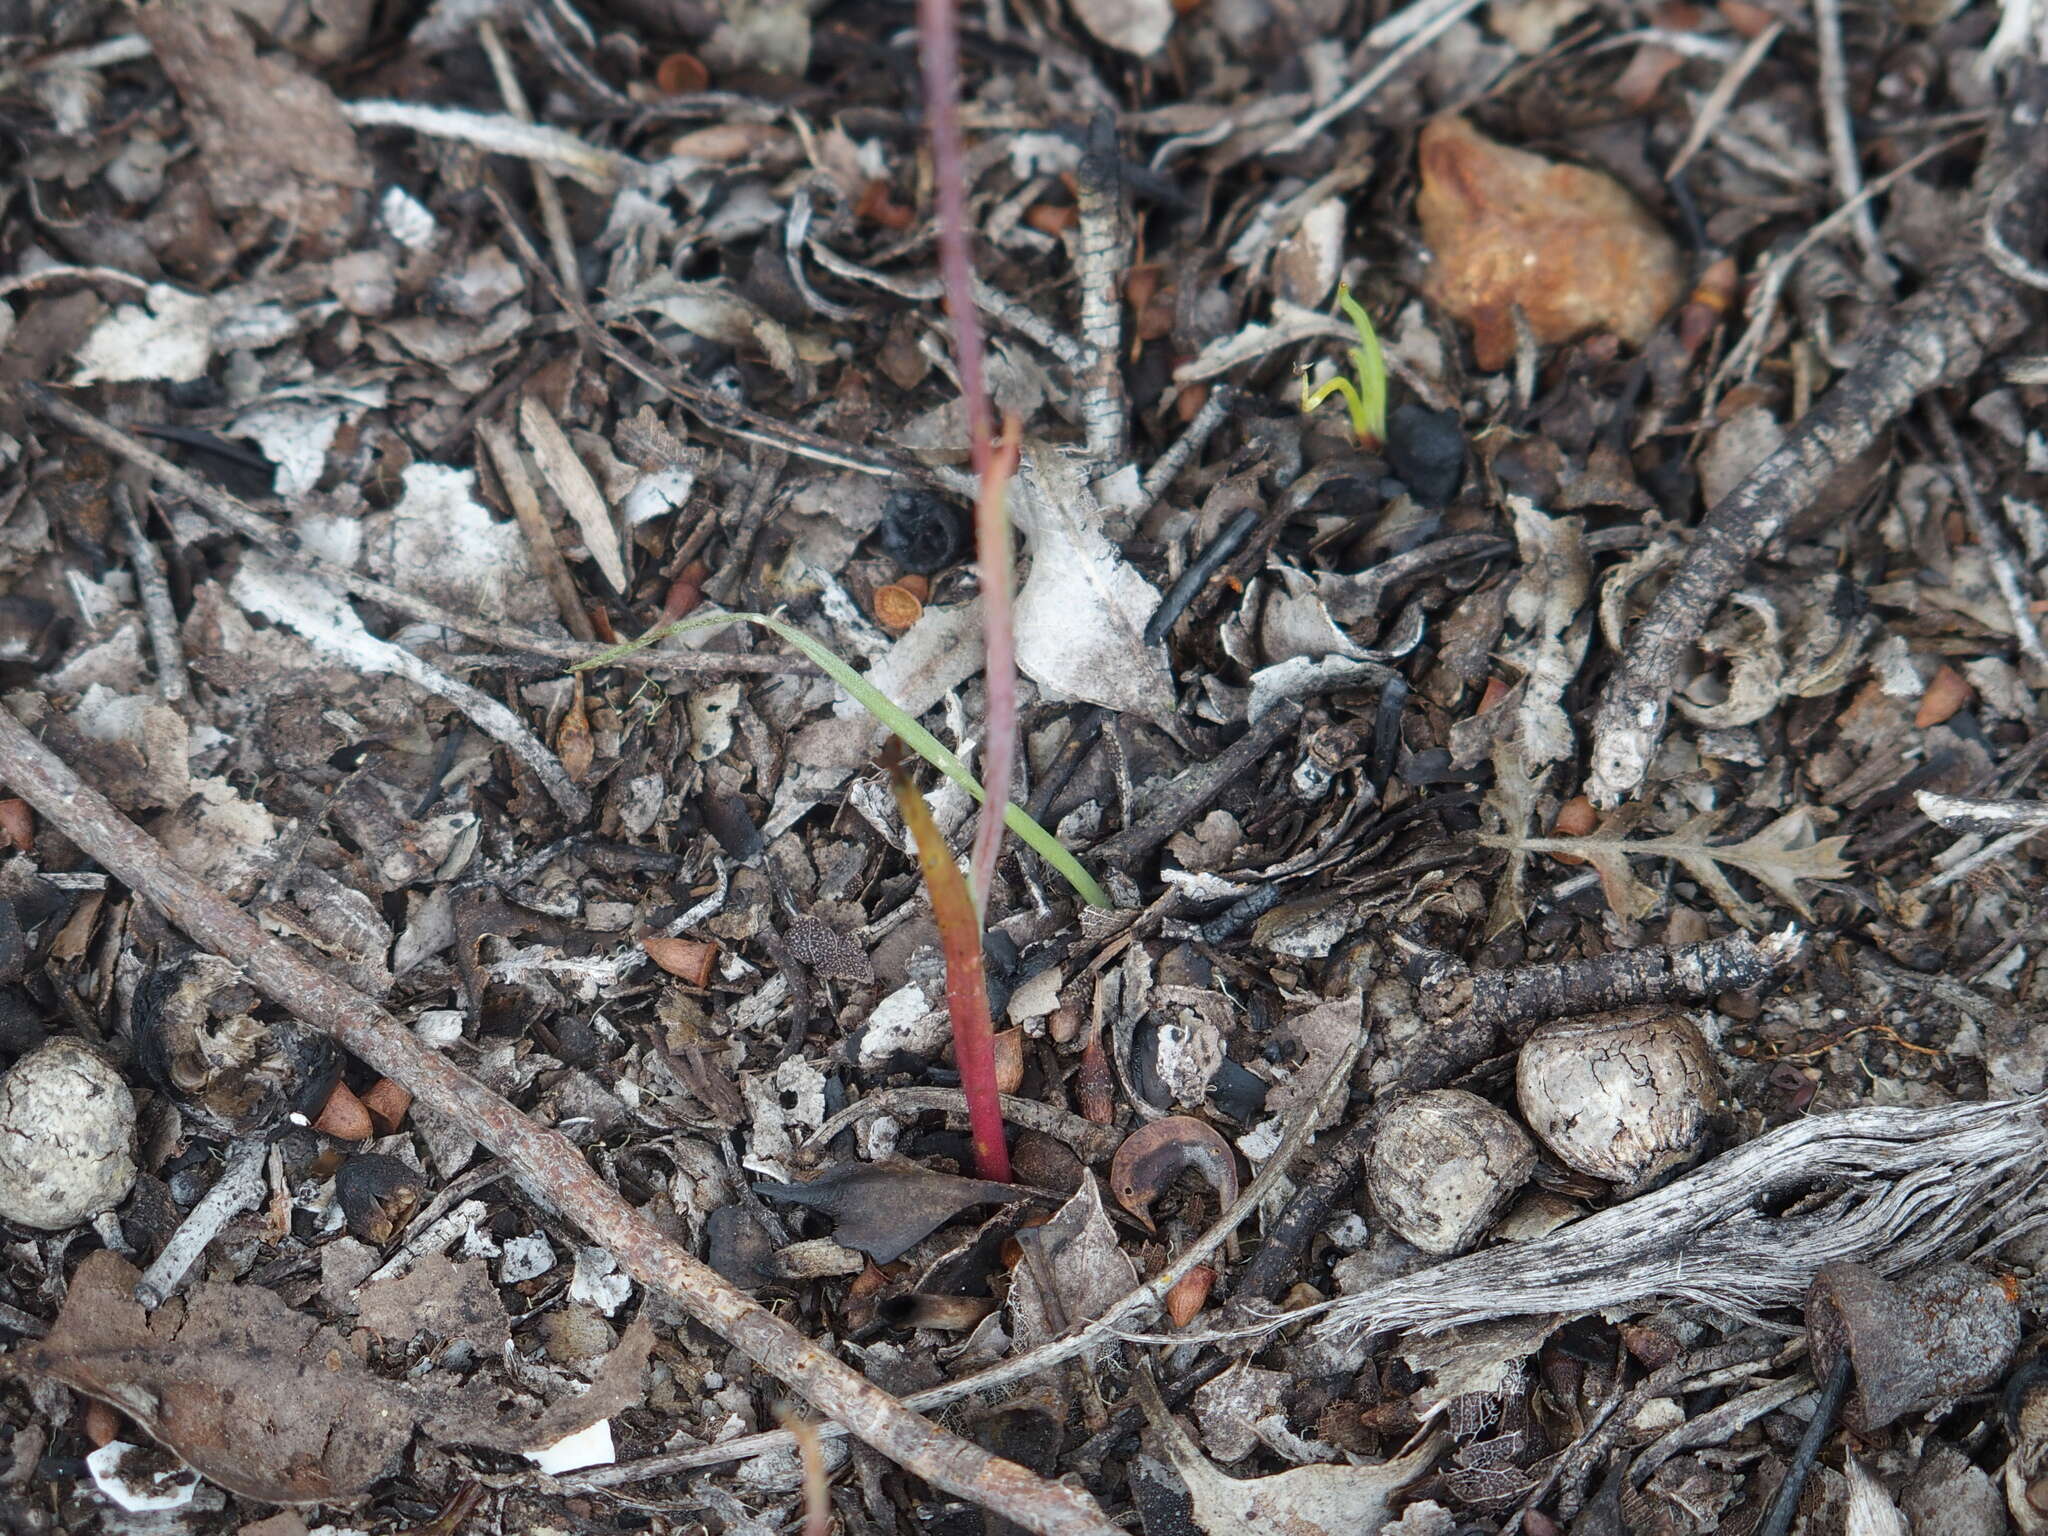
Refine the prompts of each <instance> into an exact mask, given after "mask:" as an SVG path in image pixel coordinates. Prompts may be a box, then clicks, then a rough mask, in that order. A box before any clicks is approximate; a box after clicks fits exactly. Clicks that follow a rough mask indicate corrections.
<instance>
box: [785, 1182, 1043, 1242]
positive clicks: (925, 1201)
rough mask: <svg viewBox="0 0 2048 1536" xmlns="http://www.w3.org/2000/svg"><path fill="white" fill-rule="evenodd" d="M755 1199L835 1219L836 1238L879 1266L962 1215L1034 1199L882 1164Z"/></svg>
mask: <svg viewBox="0 0 2048 1536" xmlns="http://www.w3.org/2000/svg"><path fill="white" fill-rule="evenodd" d="M754 1193H755V1194H757V1195H765V1196H766V1197H767V1198H768V1199H770V1200H785V1201H787V1202H789V1203H790V1204H791V1205H804V1206H809V1207H810V1208H811V1209H812V1210H814V1211H819V1212H822V1213H823V1214H824V1215H826V1216H829V1217H831V1218H832V1221H833V1224H834V1225H833V1229H832V1235H833V1236H834V1237H835V1238H837V1239H838V1240H839V1242H840V1243H842V1244H843V1245H845V1246H846V1247H848V1248H858V1249H859V1250H860V1251H861V1252H862V1253H865V1254H867V1255H868V1256H869V1257H870V1258H872V1259H874V1260H875V1262H876V1263H878V1264H887V1263H889V1262H891V1261H892V1260H895V1259H900V1258H902V1257H903V1255H904V1254H906V1253H908V1252H909V1251H910V1250H911V1249H912V1248H913V1247H915V1246H916V1245H917V1244H918V1243H919V1242H920V1241H922V1240H923V1239H924V1238H925V1237H926V1236H927V1235H928V1234H930V1233H932V1232H936V1231H937V1230H938V1229H939V1228H940V1227H942V1226H944V1225H945V1224H946V1223H947V1222H949V1221H951V1220H952V1219H953V1218H954V1217H955V1216H958V1215H959V1214H960V1213H961V1212H962V1211H968V1210H972V1209H973V1208H974V1207H975V1206H977V1205H1000V1204H1002V1203H1003V1202H1004V1201H1006V1200H1026V1199H1029V1198H1030V1197H1031V1191H1030V1190H1028V1189H1024V1188H1022V1187H1021V1186H1019V1185H1016V1184H998V1183H995V1182H993V1181H992V1180H988V1179H963V1178H961V1177H959V1176H958V1175H957V1174H951V1173H933V1172H931V1171H930V1170H928V1169H924V1168H898V1167H885V1166H882V1165H880V1164H876V1163H851V1164H847V1165H845V1166H843V1167H839V1168H834V1169H833V1170H832V1171H831V1172H830V1173H827V1174H824V1175H822V1176H821V1177H819V1178H815V1179H812V1180H811V1181H810V1182H809V1183H808V1184H756V1185H755V1186H754Z"/></svg>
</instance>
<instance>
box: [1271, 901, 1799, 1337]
mask: <svg viewBox="0 0 2048 1536" xmlns="http://www.w3.org/2000/svg"><path fill="white" fill-rule="evenodd" d="M1802 948H1803V944H1802V943H1801V941H1800V940H1799V939H1798V938H1797V936H1796V935H1794V934H1792V933H1789V932H1788V933H1786V934H1780V935H1774V936H1772V937H1770V938H1767V939H1765V940H1763V941H1762V942H1761V943H1759V942H1757V941H1756V940H1754V939H1751V938H1750V937H1749V935H1747V934H1740V933H1739V934H1734V935H1731V936H1730V937H1728V938H1725V939H1716V940H1714V941H1712V942H1711V943H1707V944H1695V945H1687V946H1685V947H1683V948H1680V949H1654V950H1620V951H1616V952H1615V953H1612V954H1607V955H1596V956H1594V957H1593V958H1591V959H1590V960H1567V961H1561V962H1558V963H1556V964H1553V965H1532V966H1524V967H1521V968H1519V969H1517V970H1513V971H1498V972H1491V973H1482V974H1479V975H1476V976H1475V975H1470V974H1465V973H1462V971H1461V970H1459V969H1453V968H1450V967H1445V968H1443V969H1441V970H1439V972H1438V973H1437V975H1436V976H1434V977H1433V978H1431V979H1430V980H1429V981H1428V982H1426V983H1425V996H1424V1008H1425V1011H1426V1012H1428V1013H1429V1014H1431V1015H1433V1016H1434V1017H1435V1018H1436V1020H1437V1022H1436V1023H1434V1024H1433V1025H1432V1026H1431V1028H1430V1029H1429V1031H1428V1034H1427V1036H1426V1041H1425V1044H1424V1046H1423V1048H1422V1050H1421V1051H1420V1052H1419V1053H1418V1054H1417V1055H1416V1056H1415V1058H1414V1059H1413V1060H1411V1061H1409V1062H1408V1063H1406V1064H1405V1066H1404V1068H1403V1070H1402V1072H1401V1075H1400V1082H1399V1084H1398V1086H1397V1089H1396V1090H1393V1091H1398V1092H1402V1093H1415V1092H1420V1091H1422V1090H1424V1089H1427V1088H1441V1087H1443V1086H1445V1085H1446V1084H1448V1083H1451V1082H1454V1081H1455V1080H1456V1079H1458V1078H1459V1077H1461V1076H1463V1075H1464V1074H1465V1073H1466V1072H1469V1071H1470V1070H1471V1069H1472V1068H1473V1067H1476V1066H1478V1065H1479V1064H1480V1063H1481V1062H1483V1061H1485V1060H1487V1059H1488V1058H1489V1057H1491V1056H1494V1055H1495V1054H1497V1053H1498V1052H1499V1051H1500V1050H1501V1049H1502V1048H1503V1047H1504V1046H1505V1044H1506V1043H1507V1041H1508V1039H1509V1037H1510V1036H1511V1035H1520V1034H1521V1033H1522V1032H1523V1031H1524V1029H1525V1028H1526V1027H1527V1026H1529V1025H1532V1024H1536V1023H1540V1022H1542V1021H1543V1020H1545V1019H1558V1018H1569V1017H1571V1016H1573V1015H1575V1014H1587V1013H1604V1012H1607V1011H1608V1010H1610V1009H1615V1008H1632V1007H1641V1006H1645V1005H1650V1004H1659V1003H1680V1002H1690V1003H1699V1002H1706V1001H1707V1000H1709V999H1711V998H1714V997H1718V996H1720V995H1721V994H1722V993H1723V992H1732V991H1741V990H1746V989H1749V988H1754V987H1759V986H1762V985H1764V984H1765V983H1766V982H1768V981H1771V980H1772V979H1774V978H1775V977H1777V976H1779V975H1782V974H1783V973H1784V972H1785V971H1787V970H1789V969H1790V968H1791V966H1792V964H1793V963H1794V961H1796V960H1797V958H1798V956H1799V954H1800V952H1801V950H1802ZM1391 1092H1392V1091H1390V1092H1389V1093H1387V1094H1383V1095H1382V1096H1381V1100H1380V1102H1381V1103H1385V1102H1386V1101H1387V1099H1388V1098H1389V1097H1391ZM1378 1110H1379V1105H1378V1104H1376V1105H1375V1106H1374V1107H1373V1108H1372V1109H1371V1110H1368V1111H1367V1112H1366V1114H1365V1115H1364V1116H1363V1117H1362V1118H1361V1119H1360V1120H1359V1122H1358V1124H1357V1125H1355V1126H1353V1127H1352V1129H1351V1130H1350V1131H1349V1132H1347V1133H1346V1134H1345V1135H1344V1137H1343V1138H1342V1139H1341V1140H1340V1141H1338V1142H1337V1144H1336V1145H1335V1146H1334V1147H1332V1148H1331V1150H1330V1152H1329V1154H1328V1156H1326V1157H1325V1158H1323V1160H1322V1161H1320V1162H1318V1163H1317V1164H1316V1166H1315V1167H1314V1168H1312V1169H1311V1170H1310V1171H1309V1172H1308V1173H1307V1174H1306V1175H1305V1176H1304V1177H1303V1178H1302V1180H1301V1181H1300V1183H1299V1184H1298V1185H1297V1186H1296V1189H1295V1193H1294V1198H1293V1200H1292V1201H1290V1202H1289V1204H1288V1207H1287V1209H1286V1210H1285V1211H1284V1212H1282V1213H1281V1216H1280V1219H1279V1220H1278V1221H1276V1222H1274V1223H1273V1225H1272V1227H1271V1228H1269V1229H1268V1230H1267V1233H1266V1243H1265V1246H1264V1247H1263V1248H1261V1249H1260V1250H1259V1251H1258V1252H1257V1253H1256V1254H1254V1255H1253V1256H1252V1262H1251V1264H1250V1266H1249V1267H1248V1268H1247V1269H1246V1270H1245V1276H1244V1281H1243V1284H1242V1285H1241V1287H1240V1291H1241V1294H1243V1295H1245V1296H1252V1297H1258V1298H1260V1299H1263V1300H1269V1301H1270V1300H1271V1299H1272V1298H1273V1297H1275V1296H1278V1295H1279V1294H1280V1292H1281V1291H1283V1290H1284V1289H1286V1287H1287V1285H1288V1283H1289V1282H1290V1281H1291V1280H1292V1279H1293V1277H1294V1273H1295V1270H1296V1267H1297V1266H1298V1265H1299V1264H1300V1262H1301V1255H1302V1252H1303V1251H1304V1250H1305V1249H1306V1248H1307V1246H1308V1242H1309V1239H1310V1238H1311V1237H1313V1236H1314V1235H1315V1234H1316V1233H1317V1232H1319V1231H1321V1230H1322V1226H1323V1223H1324V1222H1325V1221H1327V1220H1328V1219H1329V1216H1330V1211H1331V1210H1332V1208H1333V1207H1335V1205H1336V1204H1337V1202H1338V1201H1339V1200H1341V1199H1343V1198H1344V1197H1345V1195H1347V1194H1349V1193H1350V1192H1351V1190H1352V1189H1353V1188H1354V1187H1355V1186H1356V1185H1357V1183H1358V1180H1359V1177H1360V1174H1361V1172H1362V1170H1363V1169H1364V1166H1365V1154H1366V1151H1367V1149H1368V1148H1369V1147H1370V1146H1371V1145H1372V1135H1373V1132H1374V1130H1376V1129H1377V1128H1378V1126H1379V1113H1378Z"/></svg>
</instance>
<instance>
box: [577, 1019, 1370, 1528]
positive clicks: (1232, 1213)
mask: <svg viewBox="0 0 2048 1536" xmlns="http://www.w3.org/2000/svg"><path fill="white" fill-rule="evenodd" d="M1365 1043H1366V1031H1365V1027H1364V1025H1363V1022H1361V1024H1360V1026H1359V1030H1358V1033H1357V1034H1356V1035H1354V1036H1353V1037H1352V1038H1351V1041H1350V1043H1349V1044H1348V1045H1346V1046H1345V1048H1344V1051H1343V1053H1342V1055H1340V1056H1339V1057H1338V1059H1337V1062H1336V1065H1335V1066H1334V1067H1333V1068H1332V1069H1331V1071H1330V1075H1329V1076H1328V1077H1326V1078H1324V1079H1323V1083H1322V1086H1321V1087H1320V1088H1318V1089H1317V1090H1316V1094H1315V1097H1314V1098H1313V1099H1311V1100H1309V1101H1308V1102H1307V1103H1304V1104H1302V1105H1300V1106H1299V1107H1298V1108H1297V1109H1296V1111H1295V1119H1294V1121H1293V1123H1292V1124H1290V1125H1289V1126H1288V1127H1287V1132H1286V1134H1285V1135H1284V1136H1282V1137H1281V1138H1280V1145H1279V1147H1278V1148H1276V1149H1275V1150H1274V1153H1273V1155H1272V1156H1271V1157H1270V1158H1268V1159H1267V1160H1266V1161H1265V1162H1264V1163H1263V1164H1262V1165H1261V1166H1260V1168H1259V1171H1258V1173H1257V1174H1256V1175H1254V1176H1253V1178H1252V1181H1251V1183H1249V1184H1247V1185H1246V1186H1245V1187H1244V1191H1243V1193H1241V1194H1240V1195H1239V1196H1238V1197H1237V1199H1236V1200H1234V1201H1232V1202H1231V1204H1230V1206H1229V1207H1228V1208H1227V1209H1226V1210H1225V1211H1224V1212H1223V1213H1222V1214H1221V1215H1220V1216H1218V1217H1217V1218H1216V1220H1215V1221H1214V1222H1212V1223H1211V1224H1210V1226H1209V1229H1208V1230H1207V1231H1206V1232H1204V1233H1203V1234H1202V1235H1201V1236H1200V1237H1198V1238H1196V1239H1195V1240H1194V1241H1193V1242H1192V1243H1190V1244H1188V1246H1187V1248H1186V1250H1185V1251H1184V1252H1183V1253H1182V1254H1181V1255H1180V1257H1178V1258H1176V1259H1175V1260H1174V1261H1173V1262H1172V1263H1171V1264H1169V1265H1167V1266H1166V1268H1164V1269H1162V1270H1161V1271H1160V1272H1159V1273H1158V1274H1156V1275H1154V1276H1153V1277H1152V1278H1151V1279H1150V1280H1147V1281H1146V1282H1145V1283H1144V1284H1143V1285H1141V1286H1138V1287H1137V1288H1136V1289H1135V1290H1133V1291H1131V1292H1130V1293H1129V1294H1128V1295H1126V1296H1125V1297H1124V1298H1123V1299H1122V1300H1121V1301H1119V1302H1117V1303H1116V1304H1115V1305H1114V1306H1112V1307H1111V1308H1110V1309H1109V1310H1108V1311H1107V1312H1105V1313H1103V1314H1102V1316H1100V1317H1099V1318H1097V1319H1096V1320H1095V1321H1094V1322H1092V1323H1089V1324H1088V1325H1087V1326H1085V1327H1083V1328H1080V1329H1077V1330H1075V1331H1073V1332H1070V1333H1067V1334H1064V1335H1062V1336H1061V1337H1059V1338H1057V1339H1051V1340H1048V1341H1047V1342H1046V1343H1044V1344H1041V1345H1039V1346H1038V1348H1036V1349H1034V1350H1030V1351H1028V1352H1027V1353H1025V1354H1022V1355H1019V1356H1017V1357H1016V1358H1015V1359H1013V1360H1005V1361H1003V1362H1001V1363H1000V1364H998V1365H991V1366H989V1367H987V1368H986V1369H984V1370H979V1371H975V1372H973V1373H972V1374H970V1375H967V1376H962V1377H960V1378H959V1379H958V1380H956V1381H948V1382H942V1383H941V1384H940V1385H938V1386H936V1387H927V1388H926V1389H925V1390H924V1391H922V1392H917V1393H913V1394H912V1395H910V1396H909V1397H906V1398H904V1399H903V1406H904V1407H906V1408H917V1409H925V1408H941V1407H944V1406H945V1405H946V1404H948V1403H956V1402H958V1401H960V1399H962V1398H963V1397H973V1396H975V1395H977V1394H980V1393H985V1392H993V1391H995V1390H996V1389H997V1388H998V1387H1006V1386H1008V1385H1009V1384H1010V1383H1011V1382H1013V1381H1022V1380H1023V1379H1024V1378H1025V1377H1027V1376H1036V1375H1037V1374H1038V1373H1039V1372H1041V1371H1049V1370H1051V1369H1052V1368H1053V1367H1054V1366H1058V1365H1064V1364H1065V1363H1066V1362H1067V1361H1069V1360H1072V1359H1074V1358H1075V1357H1076V1356H1079V1355H1084V1354H1090V1353H1092V1352H1093V1351H1095V1350H1097V1349H1099V1348H1101V1347H1102V1345H1103V1344H1105V1343H1107V1342H1108V1341H1109V1340H1111V1339H1114V1338H1125V1337H1130V1335H1129V1334H1128V1332H1127V1325H1128V1324H1129V1323H1130V1322H1131V1321H1132V1320H1133V1319H1135V1318H1137V1317H1139V1316H1141V1315H1144V1314H1148V1313H1156V1312H1157V1311H1158V1310H1159V1307H1160V1305H1161V1304H1162V1303H1163V1302H1164V1301H1165V1299H1166V1293H1167V1292H1168V1291H1171V1290H1172V1289H1173V1288H1174V1287H1175V1286H1176V1285H1178V1284H1180V1282H1181V1281H1182V1280H1184V1279H1186V1278H1187V1275H1188V1272H1189V1271H1190V1270H1192V1269H1193V1268H1194V1267H1195V1266H1196V1265H1198V1264H1206V1263H1207V1262H1208V1261H1209V1257H1210V1255H1212V1254H1213V1253H1215V1252H1216V1250H1217V1249H1218V1248H1220V1247H1222V1246H1223V1244H1224V1242H1225V1241H1226V1240H1227V1239H1228V1238H1229V1237H1230V1235H1231V1234H1232V1233H1234V1232H1235V1231H1236V1230H1237V1229H1238V1227H1239V1225H1240V1224H1241V1223H1242V1222H1243V1221H1244V1219H1245V1218H1246V1217H1247V1216H1249V1215H1251V1213H1252V1212H1253V1211H1255V1210H1257V1209H1259V1208H1260V1207H1261V1206H1262V1205H1264V1204H1265V1202H1266V1199H1267V1197H1268V1196H1269V1195H1271V1194H1272V1193H1273V1190H1274V1189H1275V1188H1276V1187H1277V1186H1278V1185H1279V1183H1280V1181H1281V1180H1282V1179H1283V1178H1285V1177H1286V1176H1287V1173H1288V1170H1289V1169H1291V1168H1292V1167H1293V1166H1294V1164H1295V1161H1296V1160H1297V1159H1298V1158H1299V1157H1300V1156H1301V1154H1302V1153H1303V1151H1305V1150H1306V1149H1307V1147H1308V1144H1309V1143H1310V1142H1311V1141H1312V1140H1314V1139H1315V1134H1316V1127H1317V1126H1319V1125H1321V1124H1322V1123H1323V1122H1324V1121H1325V1120H1327V1119H1329V1118H1330V1117H1331V1116H1332V1115H1334V1114H1336V1112H1337V1110H1338V1109H1339V1107H1340V1106H1341V1105H1342V1104H1343V1102H1344V1099H1345V1096H1346V1095H1347V1094H1348V1093H1349V1092H1350V1090H1351V1071H1352V1068H1353V1067H1355V1066H1356V1065H1357V1064H1358V1058H1359V1056H1360V1054H1361V1053H1362V1052H1363V1051H1364V1050H1365ZM1262 1326H1263V1325H1262ZM1168 1342H1170V1343H1176V1344H1178V1343H1181V1342H1183V1340H1181V1339H1179V1338H1174V1339H1171V1340H1169V1341H1168ZM822 1429H823V1432H824V1433H827V1434H837V1433H840V1431H839V1430H838V1429H837V1428H836V1427H835V1426H833V1425H830V1424H827V1425H824V1426H822ZM793 1443H794V1442H793V1440H792V1439H791V1437H790V1436H789V1435H788V1434H787V1433H784V1432H781V1431H776V1430H771V1431H768V1432H767V1433H764V1434H756V1435H743V1436H741V1437H739V1438H738V1439H734V1440H727V1441H724V1442H722V1443H721V1444H718V1445H715V1446H712V1447H710V1448H709V1449H706V1450H701V1451H679V1452H677V1453H675V1454H674V1455H670V1456H652V1457H649V1458H647V1459H646V1460H645V1461H635V1462H628V1463H626V1464H625V1465H623V1466H617V1467H608V1468H606V1469H605V1470H604V1471H602V1472H591V1473H582V1474H578V1475H577V1477H576V1479H575V1482H576V1485H577V1486H578V1487H585V1488H609V1487H614V1486H616V1485H618V1484H621V1483H632V1482H641V1481H644V1480H645V1479H647V1478H650V1477H665V1476H667V1475H668V1474H669V1473H671V1472H685V1471H688V1470H690V1469H691V1468H693V1467H712V1466H717V1465H718V1464H719V1463H720V1462H726V1461H740V1460H743V1459H745V1458H746V1457H749V1456H760V1455H765V1454H767V1453H768V1452H771V1451H777V1452H779V1451H786V1450H787V1449H789V1447H790V1446H791V1445H792V1444H793Z"/></svg>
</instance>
